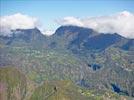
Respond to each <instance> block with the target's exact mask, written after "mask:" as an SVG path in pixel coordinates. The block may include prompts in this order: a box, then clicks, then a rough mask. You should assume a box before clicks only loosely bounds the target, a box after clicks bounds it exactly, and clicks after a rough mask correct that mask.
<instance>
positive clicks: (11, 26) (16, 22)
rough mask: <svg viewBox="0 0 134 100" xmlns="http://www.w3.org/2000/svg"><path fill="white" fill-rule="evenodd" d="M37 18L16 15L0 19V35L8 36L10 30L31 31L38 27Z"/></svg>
mask: <svg viewBox="0 0 134 100" xmlns="http://www.w3.org/2000/svg"><path fill="white" fill-rule="evenodd" d="M39 25H40V23H39V21H38V19H37V18H34V17H30V16H28V15H23V14H21V13H17V14H14V15H9V16H2V17H0V29H1V30H0V35H10V34H11V30H15V29H31V28H34V27H37V26H39Z"/></svg>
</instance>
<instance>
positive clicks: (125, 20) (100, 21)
mask: <svg viewBox="0 0 134 100" xmlns="http://www.w3.org/2000/svg"><path fill="white" fill-rule="evenodd" d="M57 23H58V24H60V25H77V26H83V27H88V28H93V29H94V30H96V31H98V32H102V33H115V32H116V33H118V34H120V35H122V36H124V37H129V38H134V13H130V12H128V11H123V12H120V13H116V14H114V15H108V16H99V17H88V18H81V19H80V18H75V17H65V18H63V19H60V20H57Z"/></svg>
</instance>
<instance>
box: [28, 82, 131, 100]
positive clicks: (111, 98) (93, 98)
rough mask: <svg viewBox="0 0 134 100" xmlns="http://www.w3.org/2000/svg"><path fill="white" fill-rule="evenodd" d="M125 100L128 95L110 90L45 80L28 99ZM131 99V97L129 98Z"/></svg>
mask: <svg viewBox="0 0 134 100" xmlns="http://www.w3.org/2000/svg"><path fill="white" fill-rule="evenodd" d="M123 99H124V100H125V99H128V100H129V98H128V97H125V96H119V95H118V94H115V93H113V92H110V91H105V90H104V91H102V90H101V92H97V91H96V90H87V89H85V88H81V87H78V86H76V85H74V84H73V83H72V82H70V81H46V82H45V83H44V84H43V85H41V86H40V87H38V88H37V89H36V90H35V91H34V93H33V95H32V96H31V98H30V100H123ZM130 100H131V99H130Z"/></svg>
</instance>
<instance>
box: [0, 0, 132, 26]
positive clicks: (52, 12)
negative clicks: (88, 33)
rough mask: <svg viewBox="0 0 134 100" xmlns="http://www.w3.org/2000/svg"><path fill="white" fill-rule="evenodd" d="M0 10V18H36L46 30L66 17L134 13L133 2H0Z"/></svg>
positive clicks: (123, 0) (49, 0) (16, 0)
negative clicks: (24, 15)
mask: <svg viewBox="0 0 134 100" xmlns="http://www.w3.org/2000/svg"><path fill="white" fill-rule="evenodd" d="M0 8H1V9H0V10H1V11H0V16H4V15H12V14H15V13H22V14H26V15H30V16H34V17H37V18H38V19H40V21H41V22H42V23H43V24H44V26H45V27H47V28H55V27H56V25H55V23H54V20H55V19H59V18H63V17H66V16H74V17H80V18H83V17H88V16H100V15H109V14H113V13H117V12H121V11H124V10H127V11H130V12H134V0H0Z"/></svg>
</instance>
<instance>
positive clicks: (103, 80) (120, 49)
mask: <svg viewBox="0 0 134 100" xmlns="http://www.w3.org/2000/svg"><path fill="white" fill-rule="evenodd" d="M12 32H13V34H12V35H11V36H0V69H3V68H8V66H15V67H14V68H15V70H17V71H19V72H22V76H23V75H24V77H26V78H25V79H24V80H25V81H26V83H27V84H29V85H28V86H29V87H27V93H26V95H25V96H26V98H28V99H31V100H35V99H37V98H41V99H44V98H45V96H44V95H51V92H52V91H53V90H55V89H54V88H55V85H56V86H58V88H59V90H57V88H56V90H57V91H58V92H56V93H54V95H52V97H51V96H50V100H53V98H55V97H57V96H58V97H60V98H65V99H67V100H73V99H71V98H75V99H78V98H82V99H83V100H88V98H90V99H91V98H92V99H95V100H96V98H102V97H105V96H104V95H102V94H99V93H100V92H102V93H104V94H106V95H107V94H109V95H110V96H111V98H112V95H113V94H114V97H113V98H115V97H117V98H116V99H121V98H122V97H123V98H130V100H131V98H132V97H134V84H133V83H134V77H133V76H134V67H133V66H134V39H128V38H125V37H122V36H120V35H119V34H117V33H114V34H111V33H98V32H96V31H94V30H93V29H89V28H83V27H78V26H61V27H59V28H58V29H57V30H56V31H55V34H53V35H52V36H49V37H47V36H44V35H43V34H42V33H41V32H40V31H39V30H38V29H37V28H33V29H17V30H13V31H12ZM17 71H16V72H17ZM12 72H14V71H12V70H11V73H9V74H8V73H7V72H5V73H4V72H3V71H2V73H3V74H4V75H5V76H6V75H9V76H10V75H11V76H12ZM1 77H2V76H1ZM3 79H5V77H4V78H3ZM22 80H23V79H22ZM66 80H68V81H69V84H70V85H67V84H66V83H68V82H67V81H66ZM1 81H2V80H0V82H1ZM64 81H65V82H64ZM7 82H8V81H5V83H7ZM46 82H48V83H46ZM70 82H71V83H70ZM20 83H22V82H21V81H20ZM59 84H62V85H63V87H62V85H61V86H60V85H59ZM72 85H73V86H72ZM9 86H10V84H9ZM77 86H78V87H79V88H77V89H78V90H79V89H80V88H84V91H87V92H89V95H90V96H87V95H88V93H87V92H86V93H87V94H86V93H85V92H84V93H83V92H78V90H77V89H76V87H77ZM47 87H50V91H46V90H45V89H46V88H47ZM42 88H43V89H44V90H42ZM71 88H73V89H74V90H73V91H72V90H71ZM85 88H86V89H85ZM69 91H70V92H69ZM93 91H94V93H93V94H92V92H93ZM109 91H111V92H109ZM71 93H72V94H76V95H77V96H78V97H75V96H74V95H72V94H71ZM84 94H86V96H83V95H84ZM97 94H98V95H100V97H98V95H97ZM2 95H4V94H2ZM91 95H94V96H95V97H91ZM105 98H108V97H105ZM102 99H104V98H102ZM58 100H60V99H58Z"/></svg>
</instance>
